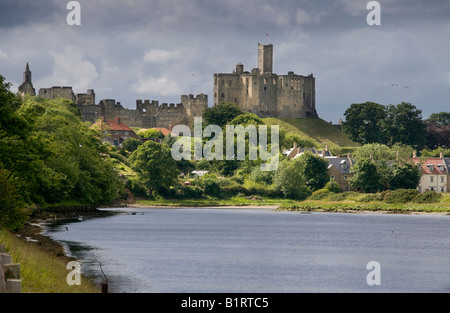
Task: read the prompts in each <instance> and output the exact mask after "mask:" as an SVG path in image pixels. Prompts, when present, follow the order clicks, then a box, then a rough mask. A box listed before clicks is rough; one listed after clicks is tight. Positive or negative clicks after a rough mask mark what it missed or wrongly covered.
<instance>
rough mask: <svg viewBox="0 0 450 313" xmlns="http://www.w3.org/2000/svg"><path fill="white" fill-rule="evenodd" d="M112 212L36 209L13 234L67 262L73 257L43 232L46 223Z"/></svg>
mask: <svg viewBox="0 0 450 313" xmlns="http://www.w3.org/2000/svg"><path fill="white" fill-rule="evenodd" d="M113 214H115V213H114V212H108V211H101V210H97V209H93V210H92V209H90V210H82V211H81V212H79V211H74V210H73V209H72V208H71V209H69V210H66V211H65V210H62V209H58V210H56V211H47V210H38V211H35V212H33V214H32V215H31V217H30V220H29V221H28V222H27V223H26V224H25V225H23V226H22V227H21V228H20V229H19V230H17V231H16V233H15V235H16V236H17V237H19V238H20V239H21V240H23V241H27V242H29V243H30V244H34V245H36V246H37V247H38V248H39V249H41V250H43V251H45V252H47V253H49V254H51V255H53V256H56V257H58V258H61V259H64V260H65V261H67V262H69V261H73V260H75V259H74V258H72V257H69V256H67V255H66V253H65V250H64V247H63V245H62V244H60V243H59V242H56V241H54V240H53V239H51V238H50V237H47V236H46V235H45V234H44V231H45V227H46V225H50V224H54V223H65V222H70V221H71V220H74V219H78V218H80V217H83V218H95V217H107V216H111V215H113Z"/></svg>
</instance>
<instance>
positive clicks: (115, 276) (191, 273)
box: [48, 209, 450, 293]
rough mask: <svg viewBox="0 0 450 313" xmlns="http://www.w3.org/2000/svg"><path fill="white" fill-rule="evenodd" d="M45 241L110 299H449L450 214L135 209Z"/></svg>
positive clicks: (56, 232)
mask: <svg viewBox="0 0 450 313" xmlns="http://www.w3.org/2000/svg"><path fill="white" fill-rule="evenodd" d="M122 211H123V210H122ZM131 212H135V213H136V215H132V214H130V213H131ZM66 227H68V229H69V230H68V231H67V230H66ZM48 235H49V236H51V237H53V238H54V239H57V240H59V241H61V242H64V243H66V244H67V247H68V248H70V249H71V250H70V251H71V253H72V254H73V255H75V256H76V257H77V258H78V259H79V260H80V262H81V264H82V272H83V273H84V274H91V273H94V274H96V275H99V276H100V275H101V274H100V268H99V265H98V263H96V261H99V262H101V264H102V267H103V270H104V272H105V274H106V276H107V277H108V280H109V282H110V290H112V291H113V292H162V293H171V292H180V293H184V292H189V293H191V292H192V293H196V292H200V293H203V292H224V293H230V292H251V293H253V292H264V293H265V292H273V293H293V292H295V293H298V292H450V217H445V216H406V215H375V214H373V215H371V214H368V215H363V214H336V213H330V214H327V213H313V214H302V213H293V212H274V211H271V210H230V209H147V210H145V209H142V210H140V209H133V210H131V209H130V210H126V211H124V213H122V214H118V215H114V216H111V217H106V218H96V219H90V220H83V221H81V222H79V221H77V222H74V223H70V224H66V225H62V226H55V227H52V228H49V233H48ZM370 261H377V262H379V263H380V265H381V285H380V286H369V285H368V284H367V281H366V277H367V275H368V274H369V273H370V270H367V269H366V266H367V264H368V263H369V262H370Z"/></svg>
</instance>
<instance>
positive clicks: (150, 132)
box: [138, 128, 164, 139]
mask: <svg viewBox="0 0 450 313" xmlns="http://www.w3.org/2000/svg"><path fill="white" fill-rule="evenodd" d="M138 135H139V136H140V137H141V138H155V139H164V134H163V133H162V132H161V131H160V130H158V129H155V128H150V129H147V130H144V131H140V132H138Z"/></svg>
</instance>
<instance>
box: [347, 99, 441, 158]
mask: <svg viewBox="0 0 450 313" xmlns="http://www.w3.org/2000/svg"><path fill="white" fill-rule="evenodd" d="M344 116H345V121H344V122H343V123H342V129H343V131H344V132H345V133H347V135H348V136H349V138H350V139H351V140H353V141H355V142H358V143H360V144H369V143H380V144H385V145H389V146H392V145H394V144H396V143H400V144H405V145H409V146H412V147H414V148H415V149H417V150H422V149H424V148H428V149H431V150H433V149H437V148H440V147H443V148H450V113H446V112H441V113H434V114H432V115H431V116H430V118H429V119H428V120H423V117H422V111H421V110H419V109H418V108H417V107H416V106H414V105H412V104H411V103H406V102H402V103H400V104H398V105H387V106H384V105H381V104H378V103H374V102H365V103H354V104H352V105H351V106H350V107H349V108H348V109H347V110H346V111H345V113H344Z"/></svg>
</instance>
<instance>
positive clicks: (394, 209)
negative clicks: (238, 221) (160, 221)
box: [124, 195, 450, 215]
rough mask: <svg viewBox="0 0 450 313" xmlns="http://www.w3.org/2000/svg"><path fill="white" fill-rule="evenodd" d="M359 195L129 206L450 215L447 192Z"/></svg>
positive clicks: (136, 205) (147, 202)
mask: <svg viewBox="0 0 450 313" xmlns="http://www.w3.org/2000/svg"><path fill="white" fill-rule="evenodd" d="M361 197H364V195H358V197H356V198H354V199H347V200H342V201H327V200H305V201H295V200H289V199H261V198H242V197H233V198H230V199H197V200H186V201H185V200H167V199H163V200H138V201H136V202H135V203H132V204H130V203H128V204H126V205H124V206H126V207H128V208H148V209H151V208H153V209H155V208H221V209H224V208H227V209H273V210H278V211H299V212H329V213H331V212H335V213H359V214H364V213H365V214H369V213H370V214H374V213H378V214H416V215H417V214H424V215H425V214H426V215H430V214H434V215H450V195H444V197H443V199H442V200H441V201H440V202H437V203H411V202H408V203H386V202H381V201H373V202H362V201H360V198H361Z"/></svg>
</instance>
